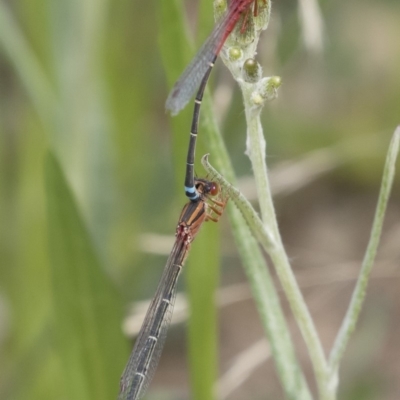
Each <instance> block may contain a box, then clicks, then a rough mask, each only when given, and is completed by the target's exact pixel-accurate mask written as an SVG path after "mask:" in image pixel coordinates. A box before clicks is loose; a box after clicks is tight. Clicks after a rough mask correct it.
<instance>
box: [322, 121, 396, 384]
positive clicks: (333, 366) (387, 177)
mask: <svg viewBox="0 0 400 400" xmlns="http://www.w3.org/2000/svg"><path fill="white" fill-rule="evenodd" d="M399 141H400V126H399V127H397V129H396V131H395V133H394V135H393V138H392V141H391V143H390V146H389V151H388V154H387V157H386V163H385V168H384V170H383V177H382V184H381V190H380V193H379V199H378V204H377V207H376V212H375V218H374V222H373V226H372V231H371V236H370V239H369V243H368V246H367V250H366V252H365V256H364V260H363V263H362V266H361V271H360V275H359V277H358V280H357V284H356V286H355V288H354V292H353V295H352V297H351V302H350V306H349V308H348V309H347V312H346V316H345V317H344V320H343V323H342V326H341V327H340V330H339V333H338V335H337V337H336V340H335V343H334V345H333V348H332V351H331V353H330V356H329V367H330V370H331V380H332V381H336V380H337V379H336V375H337V371H338V368H339V362H340V360H341V358H342V356H343V353H344V351H345V349H346V346H347V343H348V341H349V338H350V336H351V334H352V332H353V331H354V328H355V326H356V323H357V321H358V317H359V315H360V311H361V306H362V304H363V301H364V298H365V293H366V288H367V284H368V279H369V276H370V273H371V269H372V266H373V262H374V260H375V256H376V251H377V248H378V245H379V240H380V236H381V232H382V225H383V221H384V217H385V213H386V207H387V203H388V200H389V195H390V191H391V189H392V185H393V179H394V174H395V165H396V160H397V156H398V152H399Z"/></svg>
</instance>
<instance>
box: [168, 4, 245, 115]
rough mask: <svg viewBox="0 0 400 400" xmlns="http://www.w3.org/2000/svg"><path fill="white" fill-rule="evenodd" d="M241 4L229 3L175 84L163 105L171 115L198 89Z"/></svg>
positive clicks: (236, 17) (184, 104)
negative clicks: (226, 9)
mask: <svg viewBox="0 0 400 400" xmlns="http://www.w3.org/2000/svg"><path fill="white" fill-rule="evenodd" d="M241 2H243V0H233V1H231V2H230V4H229V8H228V11H227V12H226V14H225V15H224V16H223V17H222V18H221V19H220V20H219V22H218V23H217V25H215V27H214V29H213V31H212V32H211V34H210V36H209V37H208V38H207V40H206V41H205V43H204V44H203V46H202V47H201V48H200V50H199V51H198V53H197V54H196V56H195V57H194V58H193V60H192V61H191V63H190V64H189V65H188V66H187V67H186V69H185V70H184V72H183V73H182V75H181V76H180V78H179V79H178V81H177V82H176V83H175V85H174V87H173V88H172V90H171V92H170V94H169V95H168V98H167V101H166V103H165V108H166V109H167V110H169V111H170V112H171V114H172V115H176V114H178V113H179V111H180V110H182V109H183V108H184V107H185V106H186V104H187V103H188V101H189V100H190V98H191V97H192V96H193V94H194V92H195V91H196V89H197V88H198V87H199V85H200V81H201V80H202V79H203V77H204V75H205V73H206V72H207V70H208V68H210V62H211V61H212V60H213V58H214V57H215V56H217V55H218V54H219V52H220V50H221V48H222V46H223V44H224V42H225V39H226V37H227V36H228V34H229V32H230V30H232V29H228V28H233V26H234V25H235V23H236V21H237V19H238V17H239V14H240V11H239V8H238V4H239V3H241ZM247 2H249V1H247ZM227 32H228V34H227Z"/></svg>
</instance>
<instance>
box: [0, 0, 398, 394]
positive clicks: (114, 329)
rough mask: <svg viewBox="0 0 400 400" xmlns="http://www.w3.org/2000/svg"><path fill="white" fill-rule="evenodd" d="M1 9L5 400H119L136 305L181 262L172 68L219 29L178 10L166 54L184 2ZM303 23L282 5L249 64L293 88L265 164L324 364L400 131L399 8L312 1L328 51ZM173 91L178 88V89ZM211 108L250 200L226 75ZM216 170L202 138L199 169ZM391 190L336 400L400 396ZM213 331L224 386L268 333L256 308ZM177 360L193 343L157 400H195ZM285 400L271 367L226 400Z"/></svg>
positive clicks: (171, 355)
mask: <svg viewBox="0 0 400 400" xmlns="http://www.w3.org/2000/svg"><path fill="white" fill-rule="evenodd" d="M0 1H1V3H0V218H1V220H0V221H1V222H0V229H1V231H0V234H1V241H0V398H1V399H7V400H9V399H86V398H87V399H92V398H93V399H94V398H96V399H101V398H104V399H109V398H115V397H116V394H117V392H118V381H119V376H120V374H121V372H122V370H123V367H124V365H125V362H126V360H127V358H128V355H129V349H130V342H129V341H128V340H127V339H126V338H125V337H124V335H123V332H122V329H121V326H122V322H123V317H124V315H125V314H126V313H127V311H128V306H129V304H130V302H132V301H133V300H138V299H143V298H149V297H151V296H152V295H153V293H154V291H155V287H156V284H157V281H158V279H159V276H160V274H161V271H162V268H163V265H164V263H165V260H166V253H167V252H168V249H169V246H170V244H169V243H170V241H168V242H167V245H165V246H164V244H163V243H164V242H163V240H162V239H163V237H160V236H159V235H169V236H170V237H171V238H172V235H173V233H174V229H175V225H176V222H177V219H178V216H179V212H180V209H181V208H182V206H183V204H184V203H185V198H184V196H183V190H182V182H183V174H184V154H185V151H186V146H187V140H188V132H189V120H190V114H191V109H192V107H191V105H189V106H188V107H187V108H186V109H185V110H184V112H183V113H182V115H180V116H179V117H177V118H175V119H174V122H173V127H174V129H171V124H170V118H169V117H168V116H167V115H166V113H165V111H164V101H165V99H166V96H167V93H168V84H167V79H166V72H165V68H164V66H163V60H162V57H161V54H170V56H169V57H172V58H173V57H174V55H175V54H176V57H181V58H182V60H181V61H182V65H184V64H185V62H187V61H188V59H189V51H187V53H185V54H186V55H185V56H182V55H181V53H179V52H178V48H180V47H181V46H184V45H183V44H182V43H183V42H185V41H186V35H189V36H190V35H192V37H196V40H195V41H194V42H196V43H197V45H196V46H194V47H195V48H198V44H200V43H201V42H202V40H203V39H204V38H205V37H206V36H207V33H208V32H209V31H210V29H211V27H212V24H213V17H212V4H211V1H208V0H203V1H202V3H201V4H199V3H198V2H195V1H186V2H185V3H184V4H182V8H183V9H184V12H185V13H186V14H185V18H187V19H188V21H187V26H188V27H190V29H189V28H188V29H187V32H186V33H184V32H182V31H178V35H182V43H176V47H175V46H171V48H168V49H167V48H165V47H162V46H161V47H160V43H161V44H162V45H165V41H164V40H163V35H165V34H166V31H167V30H171V31H173V30H177V29H179V23H178V22H177V23H176V24H174V23H169V24H167V23H166V22H165V21H166V20H165V18H164V17H163V11H162V10H164V9H165V8H168V7H170V6H172V5H178V7H179V6H180V3H179V2H175V1H173V0H168V1H167V0H161V1H159V2H157V1H138V0H132V1H126V0H121V1H119V2H107V1H105V0H103V1H102V0H92V1H89V0H79V1H78V0H69V1H68V0H66V1H59V2H54V1H48V0H47V1H46V0H41V1H39V0H13V1H4V0H0ZM312 4H313V2H307V1H305V0H304V1H299V2H296V1H288V0H281V1H276V2H274V3H273V7H272V16H271V23H270V26H269V28H268V30H267V31H266V32H264V33H263V35H262V38H261V41H260V45H259V51H258V53H259V54H258V57H259V62H260V63H261V65H262V66H263V68H264V73H265V75H279V76H281V78H282V81H283V84H282V87H281V88H280V91H279V97H278V99H277V100H275V101H274V102H272V103H270V104H267V106H266V107H265V112H264V116H263V125H264V129H265V135H266V138H267V143H268V146H267V160H268V164H269V166H270V168H271V169H272V175H271V180H272V183H273V185H274V187H275V190H276V195H277V197H276V204H277V211H278V218H279V220H280V222H281V226H282V232H283V236H284V241H285V242H286V243H287V245H288V251H289V254H290V256H291V257H292V259H293V265H294V267H295V271H296V274H298V277H299V280H300V284H301V286H302V287H303V288H304V293H305V297H306V300H307V302H308V304H309V305H310V308H311V312H312V314H313V316H314V317H315V318H316V323H317V328H318V330H319V332H320V333H321V336H322V339H323V343H324V346H325V348H326V350H327V351H328V350H329V349H330V346H331V344H332V342H333V339H334V335H335V333H336V331H337V329H338V327H339V324H340V321H341V318H342V317H343V315H344V312H345V309H346V306H347V304H348V301H349V298H350V295H351V290H352V287H353V284H354V277H355V276H356V273H357V268H358V266H359V261H360V260H361V258H362V255H363V250H364V248H365V246H366V243H367V240H368V232H369V227H370V224H371V221H372V217H373V213H374V206H375V202H376V199H377V194H378V190H379V182H380V177H381V173H382V168H383V162H384V157H385V153H386V150H387V147H388V144H389V141H390V136H391V134H392V133H393V131H394V129H395V127H396V125H397V124H399V123H400V73H399V71H400V68H399V65H400V39H399V38H400V3H399V2H398V1H394V0H383V1H361V0H350V1H347V2H334V1H332V0H324V1H321V2H320V3H319V6H320V8H321V10H320V11H321V16H322V23H323V29H322V32H323V40H322V42H321V43H319V42H318V39H320V38H321V36H320V35H319V34H318V32H319V31H318V23H317V22H318V18H317V17H315V15H314V14H313V9H312ZM300 7H304V8H303V9H304V10H305V14H304V15H305V16H302V14H301V12H300V11H299V10H300ZM199 10H201V12H198V11H199ZM199 14H201V18H200V22H198V15H199ZM316 15H317V16H318V13H317V14H316ZM307 18H310V19H308V20H307ZM196 26H197V28H193V27H196ZM314 29H316V30H314ZM307 30H310V31H311V32H310V33H309V35H310V36H308V39H307V40H304V34H305V32H306V31H307ZM167 58H168V57H167ZM179 72H180V71H172V72H171V70H170V74H174V75H175V76H174V77H173V78H177V77H178V75H179ZM170 83H171V82H170ZM212 88H213V93H214V94H215V96H214V97H215V99H214V100H215V101H214V104H215V112H216V115H217V118H218V121H219V124H220V127H221V130H222V132H223V135H224V138H225V142H226V145H227V147H228V149H229V152H230V154H231V156H232V160H233V163H234V166H235V169H236V171H237V174H238V176H239V177H241V187H242V189H243V190H244V191H245V193H246V194H247V195H248V196H249V197H250V198H254V196H253V195H252V193H253V192H254V188H253V185H252V180H251V178H250V176H251V168H250V165H249V162H248V160H247V157H246V156H245V154H244V150H245V122H244V113H243V109H242V105H241V99H240V96H239V93H238V91H237V88H236V87H235V85H234V83H233V81H232V80H231V78H230V76H229V75H228V73H227V71H226V70H225V68H224V67H223V65H222V63H221V62H218V66H217V68H216V70H215V71H214V72H213V79H212ZM206 151H207V143H205V142H203V141H202V140H201V135H200V148H199V151H198V156H200V155H201V154H203V153H205V152H206ZM49 152H50V153H51V154H50V155H49ZM213 157H217V155H215V154H211V162H212V159H213ZM197 170H198V173H199V174H200V175H201V174H202V168H201V167H200V165H199V166H198V168H197ZM398 182H399V179H398V178H397V183H395V187H394V192H393V197H392V201H391V205H390V207H389V211H388V217H387V221H386V225H385V229H384V234H383V238H382V241H383V243H382V246H381V251H380V254H379V258H378V260H377V265H376V267H377V268H376V269H375V273H374V274H373V277H372V282H371V285H370V288H369V294H368V297H367V302H366V304H365V312H364V313H363V315H362V319H361V321H360V324H359V326H358V328H359V329H358V330H357V333H356V335H355V337H354V339H353V340H352V341H351V343H350V349H349V351H348V353H347V357H346V358H345V360H344V365H343V368H342V370H341V383H342V388H341V392H340V398H341V399H397V398H398V394H399V393H400V385H399V379H398V378H399V376H400V362H399V361H398V358H399V354H400V345H399V343H398V342H399V341H398V337H400V322H399V321H400V299H399V296H398V289H399V288H400V280H399V277H400V271H399V261H400V252H399V247H400V246H399V243H400V207H399V205H398V204H399V203H398V202H399V199H400V191H399V187H398ZM220 225H221V226H220V228H221V229H222V231H223V233H224V234H223V238H222V239H221V241H220V242H219V241H218V240H217V239H216V231H215V227H214V228H212V227H211V230H210V227H208V226H207V227H206V228H203V229H204V231H207V232H208V235H206V234H205V233H204V232H203V235H204V236H207V238H205V239H204V241H203V242H202V241H201V240H202V239H200V238H199V242H198V246H199V247H198V248H197V249H196V244H197V242H196V243H195V245H194V246H193V247H194V249H193V252H194V254H195V255H196V256H195V257H193V258H197V259H199V258H201V257H202V255H201V251H200V249H203V250H202V251H203V252H206V253H208V251H207V249H209V248H210V249H211V247H210V246H212V244H214V246H212V250H210V252H209V254H204V253H203V254H204V258H203V260H200V263H199V265H200V266H201V265H203V268H207V266H208V261H207V262H205V261H206V260H208V259H210V258H211V261H210V263H212V262H215V263H217V261H218V260H217V259H216V258H215V257H212V255H213V254H214V253H213V252H214V251H216V249H217V248H218V247H220V248H221V256H222V257H221V258H222V269H221V276H220V278H219V281H220V285H221V286H229V285H232V284H238V283H241V282H244V277H243V273H242V271H241V268H240V262H239V260H238V258H237V255H236V252H235V248H234V244H233V242H232V239H231V236H230V233H229V229H230V228H229V223H228V221H227V218H225V220H224V221H223V222H222V223H221V224H220ZM149 234H151V235H149ZM155 234H156V235H155ZM203 235H200V236H203ZM171 238H169V240H171ZM167 239H168V238H167ZM207 239H208V240H209V243H207ZM210 255H211V257H210ZM192 256H193V255H192ZM207 257H208V258H207ZM214 259H215V260H214ZM213 260H214V261H213ZM202 262H203V264H202ZM182 281H184V279H182ZM182 283H183V282H182ZM284 304H285V303H284ZM219 317H220V318H219V328H218V329H219V331H218V336H217V338H216V339H215V340H217V339H218V338H219V341H220V343H221V347H220V349H219V352H218V354H219V355H220V360H219V366H217V365H215V368H216V369H217V368H219V375H222V374H223V373H224V371H225V370H227V369H228V368H229V366H230V365H231V360H232V358H234V357H235V355H236V354H237V353H238V352H239V351H242V350H244V349H245V348H246V347H247V346H250V344H251V343H252V342H253V341H256V340H258V339H260V338H261V337H262V328H261V326H260V324H259V322H258V318H257V314H256V312H255V308H254V304H253V303H252V301H251V300H249V299H248V298H247V299H246V300H243V301H242V302H237V303H235V305H234V306H232V305H231V306H227V307H225V308H223V309H220V310H219ZM288 318H289V321H290V322H292V320H291V315H290V313H289V312H288ZM292 325H293V335H294V340H295V341H296V344H297V345H298V348H299V357H300V360H301V361H302V363H303V365H304V367H305V369H306V371H307V372H309V362H308V359H307V357H306V356H305V355H304V349H303V343H302V341H301V338H300V334H299V333H298V332H297V330H296V328H295V327H294V324H292ZM184 340H185V336H184V329H183V328H182V327H181V326H180V327H177V328H175V327H173V328H172V329H171V332H170V335H169V338H168V341H167V345H166V349H165V352H164V356H163V358H162V361H161V364H160V368H159V371H158V372H157V375H156V377H155V380H154V385H152V386H151V388H150V392H149V395H148V398H149V399H150V398H163V399H168V398H174V399H177V398H182V399H185V398H194V397H192V395H191V394H190V391H189V383H188V381H189V378H188V377H187V372H186V368H185V345H184V343H182V342H184ZM66 371H67V372H66ZM310 382H311V385H313V383H312V378H311V377H310ZM157 396H158V397H157ZM281 397H282V393H281V391H280V388H279V383H278V381H277V378H276V376H275V375H274V370H273V364H272V362H271V361H270V360H268V361H267V362H266V363H264V364H263V365H262V366H260V367H259V368H257V369H256V370H254V371H252V373H251V374H250V378H249V379H248V380H247V381H245V382H244V383H243V384H242V385H241V386H240V387H239V388H238V389H236V390H235V391H232V393H231V394H230V395H229V397H228V398H231V399H261V398H263V399H265V398H271V399H277V398H281ZM202 400H205V399H202Z"/></svg>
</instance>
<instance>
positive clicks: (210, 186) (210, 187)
mask: <svg viewBox="0 0 400 400" xmlns="http://www.w3.org/2000/svg"><path fill="white" fill-rule="evenodd" d="M195 186H196V190H197V192H198V193H200V195H203V196H207V195H211V196H216V195H217V194H218V193H219V192H220V187H219V185H218V183H217V182H213V181H208V180H207V179H200V178H195Z"/></svg>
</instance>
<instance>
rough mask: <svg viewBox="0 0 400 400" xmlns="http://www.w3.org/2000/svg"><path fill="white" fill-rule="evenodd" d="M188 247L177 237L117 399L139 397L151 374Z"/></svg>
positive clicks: (159, 354) (124, 374)
mask: <svg viewBox="0 0 400 400" xmlns="http://www.w3.org/2000/svg"><path fill="white" fill-rule="evenodd" d="M187 250H188V249H187V245H186V244H185V243H184V241H183V240H182V239H179V238H178V239H177V240H176V242H175V245H174V247H173V249H172V252H171V255H170V257H169V258H168V261H167V264H166V266H165V268H164V272H163V275H162V277H161V280H160V283H159V284H158V287H157V291H156V294H155V296H154V298H153V300H152V302H151V304H150V306H149V309H148V310H147V313H146V317H145V320H144V323H143V325H142V328H141V329H140V332H139V335H138V337H137V339H136V342H135V346H134V348H133V350H132V353H131V355H130V357H129V360H128V363H127V365H126V367H125V370H124V373H123V375H122V377H121V381H120V393H119V396H118V400H137V399H140V398H141V397H142V396H143V395H144V393H145V391H146V389H147V387H148V386H149V383H150V382H151V380H152V378H153V375H154V372H155V370H156V367H157V364H158V361H159V359H160V356H161V352H162V348H163V345H164V342H165V338H166V335H167V330H168V326H169V324H170V321H171V315H172V310H173V307H174V301H175V294H176V284H177V280H178V276H179V273H180V270H181V266H182V265H183V262H184V261H185V257H186V254H187Z"/></svg>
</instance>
